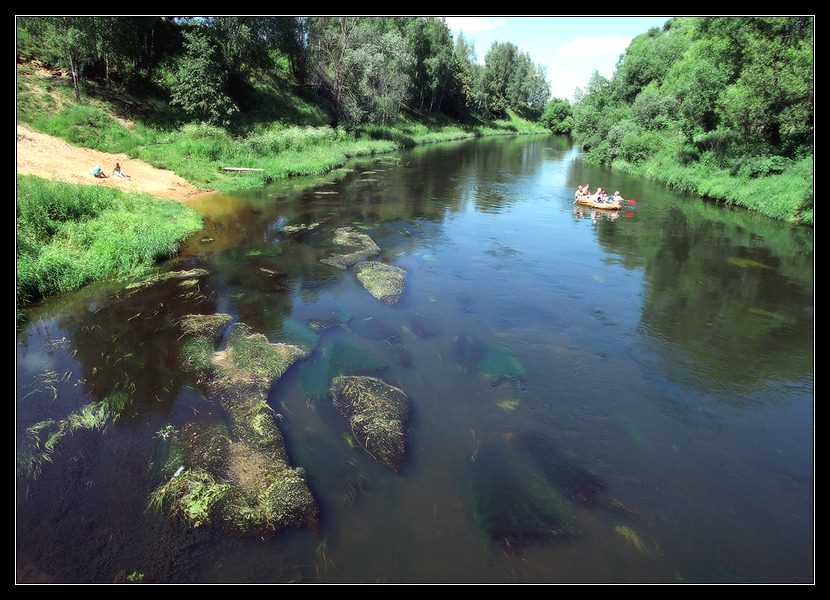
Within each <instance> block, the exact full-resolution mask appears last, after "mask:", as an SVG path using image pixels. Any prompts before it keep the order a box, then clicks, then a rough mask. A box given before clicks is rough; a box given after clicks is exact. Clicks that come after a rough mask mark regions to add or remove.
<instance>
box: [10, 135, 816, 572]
mask: <svg viewBox="0 0 830 600" xmlns="http://www.w3.org/2000/svg"><path fill="white" fill-rule="evenodd" d="M351 168H353V169H354V170H352V171H350V172H342V173H340V175H339V176H338V178H337V180H332V181H330V182H328V183H326V184H324V185H321V186H319V187H317V188H303V187H302V186H297V185H296V184H295V183H293V182H292V183H290V184H284V185H280V186H271V187H267V188H264V189H262V190H258V191H256V192H253V193H250V194H247V195H236V196H220V195H217V196H210V197H205V198H203V199H199V200H198V201H196V204H195V206H196V208H197V209H198V210H200V211H201V212H202V213H203V214H204V216H205V224H206V226H205V229H204V231H203V232H201V233H199V234H197V235H196V236H195V237H194V238H193V239H192V240H190V241H189V242H187V243H186V244H185V245H184V247H183V250H182V252H181V254H180V256H179V257H177V258H176V259H174V260H172V261H169V262H168V263H166V264H164V265H162V266H161V269H162V270H169V269H183V268H195V267H199V268H204V269H207V270H208V271H209V273H210V274H209V275H208V276H206V277H204V278H201V279H200V280H199V282H198V284H196V285H192V284H187V285H186V286H182V285H179V284H180V282H179V281H176V280H171V281H166V282H162V283H158V284H156V285H154V286H151V287H148V288H146V289H142V290H138V291H132V290H127V289H125V286H124V285H123V284H118V283H105V284H96V285H92V286H89V287H87V288H86V289H84V290H81V291H79V292H76V293H73V294H67V295H65V296H62V297H60V298H53V299H50V300H48V301H46V302H44V303H42V304H41V305H40V306H37V307H34V308H33V309H32V310H31V311H30V313H29V320H28V322H27V323H26V324H25V325H23V326H22V327H21V329H20V331H19V332H18V335H17V439H18V455H19V457H20V455H21V453H22V452H23V450H25V448H26V444H27V443H28V440H29V438H28V436H27V435H26V429H27V428H29V427H31V426H32V425H34V424H36V423H38V422H41V421H43V420H45V419H53V420H56V421H57V420H59V419H65V418H67V417H68V415H70V414H73V413H75V412H76V411H78V409H80V408H81V407H82V406H84V405H86V404H89V403H90V402H92V401H98V400H102V399H103V398H105V397H107V396H109V395H110V394H112V393H113V392H116V391H125V392H126V393H127V394H128V395H129V397H130V399H131V403H130V404H129V406H128V407H127V408H125V409H124V410H123V412H121V414H120V416H119V418H118V419H117V420H116V421H114V422H112V421H110V422H108V423H107V424H106V425H105V426H104V427H103V428H102V429H100V430H84V429H81V430H78V431H76V432H75V433H73V434H71V435H66V436H65V437H63V438H62V439H61V440H60V443H59V444H58V445H57V447H56V449H55V451H54V452H52V454H51V455H50V459H51V460H49V461H46V462H43V463H42V464H41V465H39V474H38V476H37V477H34V476H33V474H32V473H31V470H29V471H27V472H23V473H21V474H19V476H18V479H17V483H18V494H17V576H18V580H19V581H102V582H111V581H123V580H125V579H126V578H127V577H128V576H129V575H131V574H136V575H134V577H137V576H138V575H137V574H143V580H144V581H266V582H270V581H369V582H374V581H386V582H393V581H561V582H571V581H810V580H812V578H813V576H814V573H813V561H812V557H813V546H814V521H813V512H814V503H813V496H814V481H813V459H812V437H813V423H812V414H813V413H812V411H813V370H812V369H813V366H812V365H813V343H812V341H813V335H814V329H813V318H814V316H813V283H812V282H813V243H812V231H811V230H808V229H800V228H794V227H791V226H788V225H785V224H782V223H777V222H772V221H769V220H767V219H765V218H763V217H759V216H757V215H753V214H749V213H746V212H744V211H740V210H733V209H730V208H725V207H722V206H716V205H713V204H710V203H707V202H704V201H702V200H700V199H697V198H690V197H684V196H682V195H681V194H677V193H674V192H671V191H669V190H667V189H665V188H663V187H662V186H658V185H655V184H652V183H649V182H645V181H642V180H639V179H633V178H628V177H625V176H622V175H619V174H616V173H611V172H609V171H607V170H604V169H596V168H592V167H589V166H586V165H584V164H583V163H582V162H581V159H580V158H579V155H578V152H577V151H576V150H575V149H574V148H572V147H571V146H569V144H568V143H567V141H566V140H564V139H562V138H556V137H518V138H506V139H485V140H476V141H470V142H463V143H458V144H447V145H437V146H434V147H423V148H418V149H415V150H413V151H409V152H404V153H401V154H399V155H395V156H388V157H383V158H381V159H379V160H376V161H373V162H363V163H356V164H355V165H351ZM370 170H371V171H372V173H370V174H369V175H370V176H364V175H362V172H365V171H370ZM586 181H589V182H590V183H591V184H592V187H596V186H597V185H601V186H603V187H606V188H608V189H611V190H615V189H619V190H620V191H621V192H622V194H623V195H624V196H625V197H628V198H634V199H636V205H630V206H629V208H626V209H624V210H623V211H622V212H621V214H613V213H612V214H601V213H600V212H599V211H591V210H590V209H585V210H582V209H575V208H574V207H573V205H572V198H573V196H572V193H573V192H572V190H573V189H575V188H576V186H577V185H578V184H580V183H585V182H586ZM315 191H316V192H320V191H333V192H338V193H337V194H319V193H318V194H315ZM315 222H319V223H321V225H320V226H319V227H317V228H316V229H314V230H312V231H306V232H300V233H292V234H286V233H284V232H282V231H281V228H282V227H283V226H285V225H296V224H301V223H305V224H310V223H315ZM349 224H351V225H354V226H356V227H359V228H360V229H361V230H362V231H363V232H365V233H367V234H368V235H370V236H371V237H372V238H373V239H374V240H375V242H376V243H377V244H378V245H379V246H380V248H381V249H382V253H381V255H380V257H379V259H380V260H383V261H385V262H390V263H392V264H395V265H398V266H400V267H403V268H404V269H406V271H407V274H408V279H407V283H406V289H405V292H404V294H403V298H402V300H401V302H400V303H399V304H397V305H394V306H387V305H385V304H382V303H381V302H378V301H377V300H375V299H374V298H372V297H371V296H370V295H369V294H368V293H367V292H366V291H365V290H364V289H363V288H362V287H361V285H360V284H359V283H358V282H357V281H356V279H355V277H354V274H353V273H352V271H351V270H348V271H340V270H338V269H336V268H333V267H329V266H327V265H323V264H320V263H319V262H318V261H319V259H320V258H323V257H325V256H328V255H329V254H330V252H331V251H332V249H331V246H330V241H331V237H332V232H333V231H334V229H336V228H337V227H340V226H343V225H349ZM211 238H212V240H211ZM202 240H205V241H202ZM214 312H225V313H228V314H230V315H231V316H232V317H233V319H234V321H241V322H244V323H246V324H248V325H249V326H250V327H251V328H252V329H253V330H254V331H256V332H260V333H263V334H265V335H266V336H267V337H268V338H269V339H270V340H271V341H294V342H302V343H306V344H308V345H314V346H316V349H315V351H314V353H313V354H312V355H311V357H309V358H308V359H306V361H305V362H300V363H298V364H297V365H295V366H294V367H292V368H291V369H290V370H289V371H288V373H286V375H285V376H283V378H282V379H280V380H279V381H278V382H277V383H276V384H275V385H274V386H273V388H272V389H271V392H270V395H269V402H270V404H271V406H272V407H273V408H274V409H276V410H277V411H278V412H279V413H281V414H282V415H283V419H282V420H281V421H280V427H281V429H282V431H283V433H284V435H285V437H286V441H287V444H288V450H289V455H290V457H291V459H292V461H293V463H294V464H296V465H299V466H302V467H303V468H304V469H305V470H306V473H307V476H308V481H309V484H310V486H311V488H312V490H313V492H314V495H315V497H316V499H317V501H318V503H319V505H320V522H319V525H318V526H316V527H314V528H309V529H292V530H287V531H283V532H281V533H279V534H277V535H275V536H271V537H266V538H265V539H262V538H260V537H257V536H248V537H243V536H238V535H235V534H233V533H230V532H229V531H227V530H226V529H223V528H221V527H216V526H212V525H211V524H206V525H203V526H201V527H199V528H196V529H190V528H188V527H187V526H185V525H184V524H183V523H181V522H180V521H178V520H175V519H171V518H168V517H167V516H166V515H164V514H158V513H156V512H153V511H149V510H147V500H148V497H149V495H150V493H151V492H152V490H153V489H154V488H155V487H156V486H158V485H159V483H160V480H159V475H158V465H157V463H158V462H159V458H158V457H157V454H158V445H159V438H158V437H157V432H159V431H160V430H161V429H162V428H163V427H164V426H166V425H173V426H174V427H176V428H178V429H181V428H183V427H186V426H191V427H194V426H198V425H200V424H203V423H210V422H215V421H216V419H225V418H226V415H224V414H223V412H222V409H221V407H219V406H218V405H216V404H214V403H212V402H210V401H209V400H207V399H206V398H205V397H204V395H203V393H202V388H201V387H200V385H199V383H198V382H197V380H196V377H195V375H193V374H189V373H187V372H185V371H184V370H183V369H182V368H181V359H180V357H179V354H178V345H177V340H176V338H177V337H178V336H179V331H178V330H177V329H176V326H175V323H176V322H177V320H178V319H180V318H181V317H182V316H183V315H186V314H190V313H204V314H208V313H214ZM308 319H318V320H330V323H329V325H330V328H329V329H327V330H326V331H324V332H320V333H314V332H311V331H310V330H309V329H308V328H307V327H306V326H305V323H306V321H307V320H308ZM343 365H346V366H345V367H344V366H343ZM355 365H357V366H355ZM384 365H385V366H384ZM337 369H347V370H348V369H357V370H358V371H360V370H361V369H363V371H361V372H372V373H376V374H378V375H379V376H380V377H382V378H383V379H384V380H385V381H387V382H389V383H391V384H393V385H395V386H397V387H400V388H402V389H403V390H405V391H406V393H407V394H408V396H409V397H410V399H411V404H412V416H411V419H410V421H409V440H408V458H407V460H406V462H405V463H404V464H403V466H402V469H401V471H400V473H395V472H394V471H392V470H391V469H388V468H386V467H384V466H381V465H379V464H377V463H375V462H374V461H373V460H372V459H371V457H369V456H368V455H367V454H366V453H364V452H363V451H362V450H361V449H360V447H359V446H356V445H355V444H354V443H353V441H352V440H351V435H350V432H349V429H348V425H347V424H346V422H345V420H343V419H342V417H341V416H340V415H339V414H338V413H337V412H336V410H335V409H334V407H333V406H332V404H331V401H330V399H328V398H327V397H326V396H325V394H324V391H325V389H326V387H327V380H328V378H329V377H330V376H332V374H335V373H336V372H340V371H337ZM18 462H19V463H20V462H21V461H20V460H18ZM24 471H25V469H24Z"/></svg>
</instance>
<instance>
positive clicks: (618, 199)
mask: <svg viewBox="0 0 830 600" xmlns="http://www.w3.org/2000/svg"><path fill="white" fill-rule="evenodd" d="M611 202H613V203H614V204H622V203H623V197H622V196H620V193H619V192H618V191H617V192H614V197H613V198H611Z"/></svg>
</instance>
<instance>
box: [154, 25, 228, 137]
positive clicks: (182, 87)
mask: <svg viewBox="0 0 830 600" xmlns="http://www.w3.org/2000/svg"><path fill="white" fill-rule="evenodd" d="M184 38H185V43H184V45H185V56H184V57H183V58H182V59H181V61H180V62H179V70H178V73H177V74H176V80H175V83H174V84H173V87H172V89H171V95H172V99H171V101H170V103H171V104H174V105H178V106H181V107H182V108H183V109H184V110H185V112H186V113H187V114H188V115H189V116H191V117H193V118H197V119H201V120H203V121H206V122H208V123H212V124H215V125H227V124H228V123H229V122H230V117H231V116H233V114H234V113H236V112H237V110H238V109H237V107H236V105H235V104H234V103H233V101H232V100H231V99H230V98H229V97H228V96H227V94H225V86H226V83H227V70H226V69H225V67H224V65H223V64H222V62H220V60H219V59H218V57H217V56H216V50H215V48H214V47H213V45H212V44H211V41H210V39H209V38H208V37H207V35H205V33H204V32H202V31H200V30H199V29H195V30H193V31H186V32H185V33H184Z"/></svg>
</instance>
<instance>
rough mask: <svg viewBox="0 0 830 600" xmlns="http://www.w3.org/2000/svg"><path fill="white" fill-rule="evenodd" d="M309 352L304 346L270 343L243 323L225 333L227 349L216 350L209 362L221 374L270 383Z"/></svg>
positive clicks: (235, 325)
mask: <svg viewBox="0 0 830 600" xmlns="http://www.w3.org/2000/svg"><path fill="white" fill-rule="evenodd" d="M309 354H310V350H309V349H307V348H301V347H299V346H292V345H290V344H283V343H276V344H274V343H271V342H269V341H268V338H266V337H265V336H264V335H262V334H261V333H251V330H250V328H249V327H248V326H247V325H244V324H242V323H236V324H234V325H233V326H232V327H231V330H230V332H229V333H228V348H227V350H225V351H223V352H217V353H216V354H215V355H214V359H213V364H214V365H215V366H216V368H217V370H218V372H219V373H220V374H221V375H222V376H224V377H230V378H232V379H233V378H243V379H244V378H256V379H262V380H267V381H268V382H270V381H272V380H274V379H278V378H279V377H281V376H282V375H283V374H284V373H285V372H286V371H287V370H288V368H289V367H290V366H291V365H292V364H294V363H295V362H296V361H297V360H299V359H301V358H306V357H307V356H308V355H309Z"/></svg>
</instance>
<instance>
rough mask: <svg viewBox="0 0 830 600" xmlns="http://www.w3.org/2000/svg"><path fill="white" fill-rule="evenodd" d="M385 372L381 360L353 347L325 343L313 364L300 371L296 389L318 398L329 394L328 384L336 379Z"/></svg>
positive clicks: (309, 362) (344, 343)
mask: <svg viewBox="0 0 830 600" xmlns="http://www.w3.org/2000/svg"><path fill="white" fill-rule="evenodd" d="M385 368H386V363H385V362H384V361H383V359H381V358H380V357H379V356H377V355H375V354H374V353H372V352H370V351H368V350H366V349H365V348H362V347H360V346H358V345H356V344H352V343H350V342H345V341H338V342H334V343H328V344H325V345H323V347H322V348H321V350H320V354H319V355H318V356H317V357H316V358H315V359H314V360H312V361H308V362H305V363H303V365H302V366H301V367H300V388H301V389H302V390H303V392H304V393H305V394H308V395H309V396H312V397H317V398H319V397H321V396H325V395H326V394H328V393H329V387H330V384H331V380H332V379H333V378H335V377H337V376H338V375H367V374H371V373H374V372H377V371H382V370H383V369H385Z"/></svg>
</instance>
